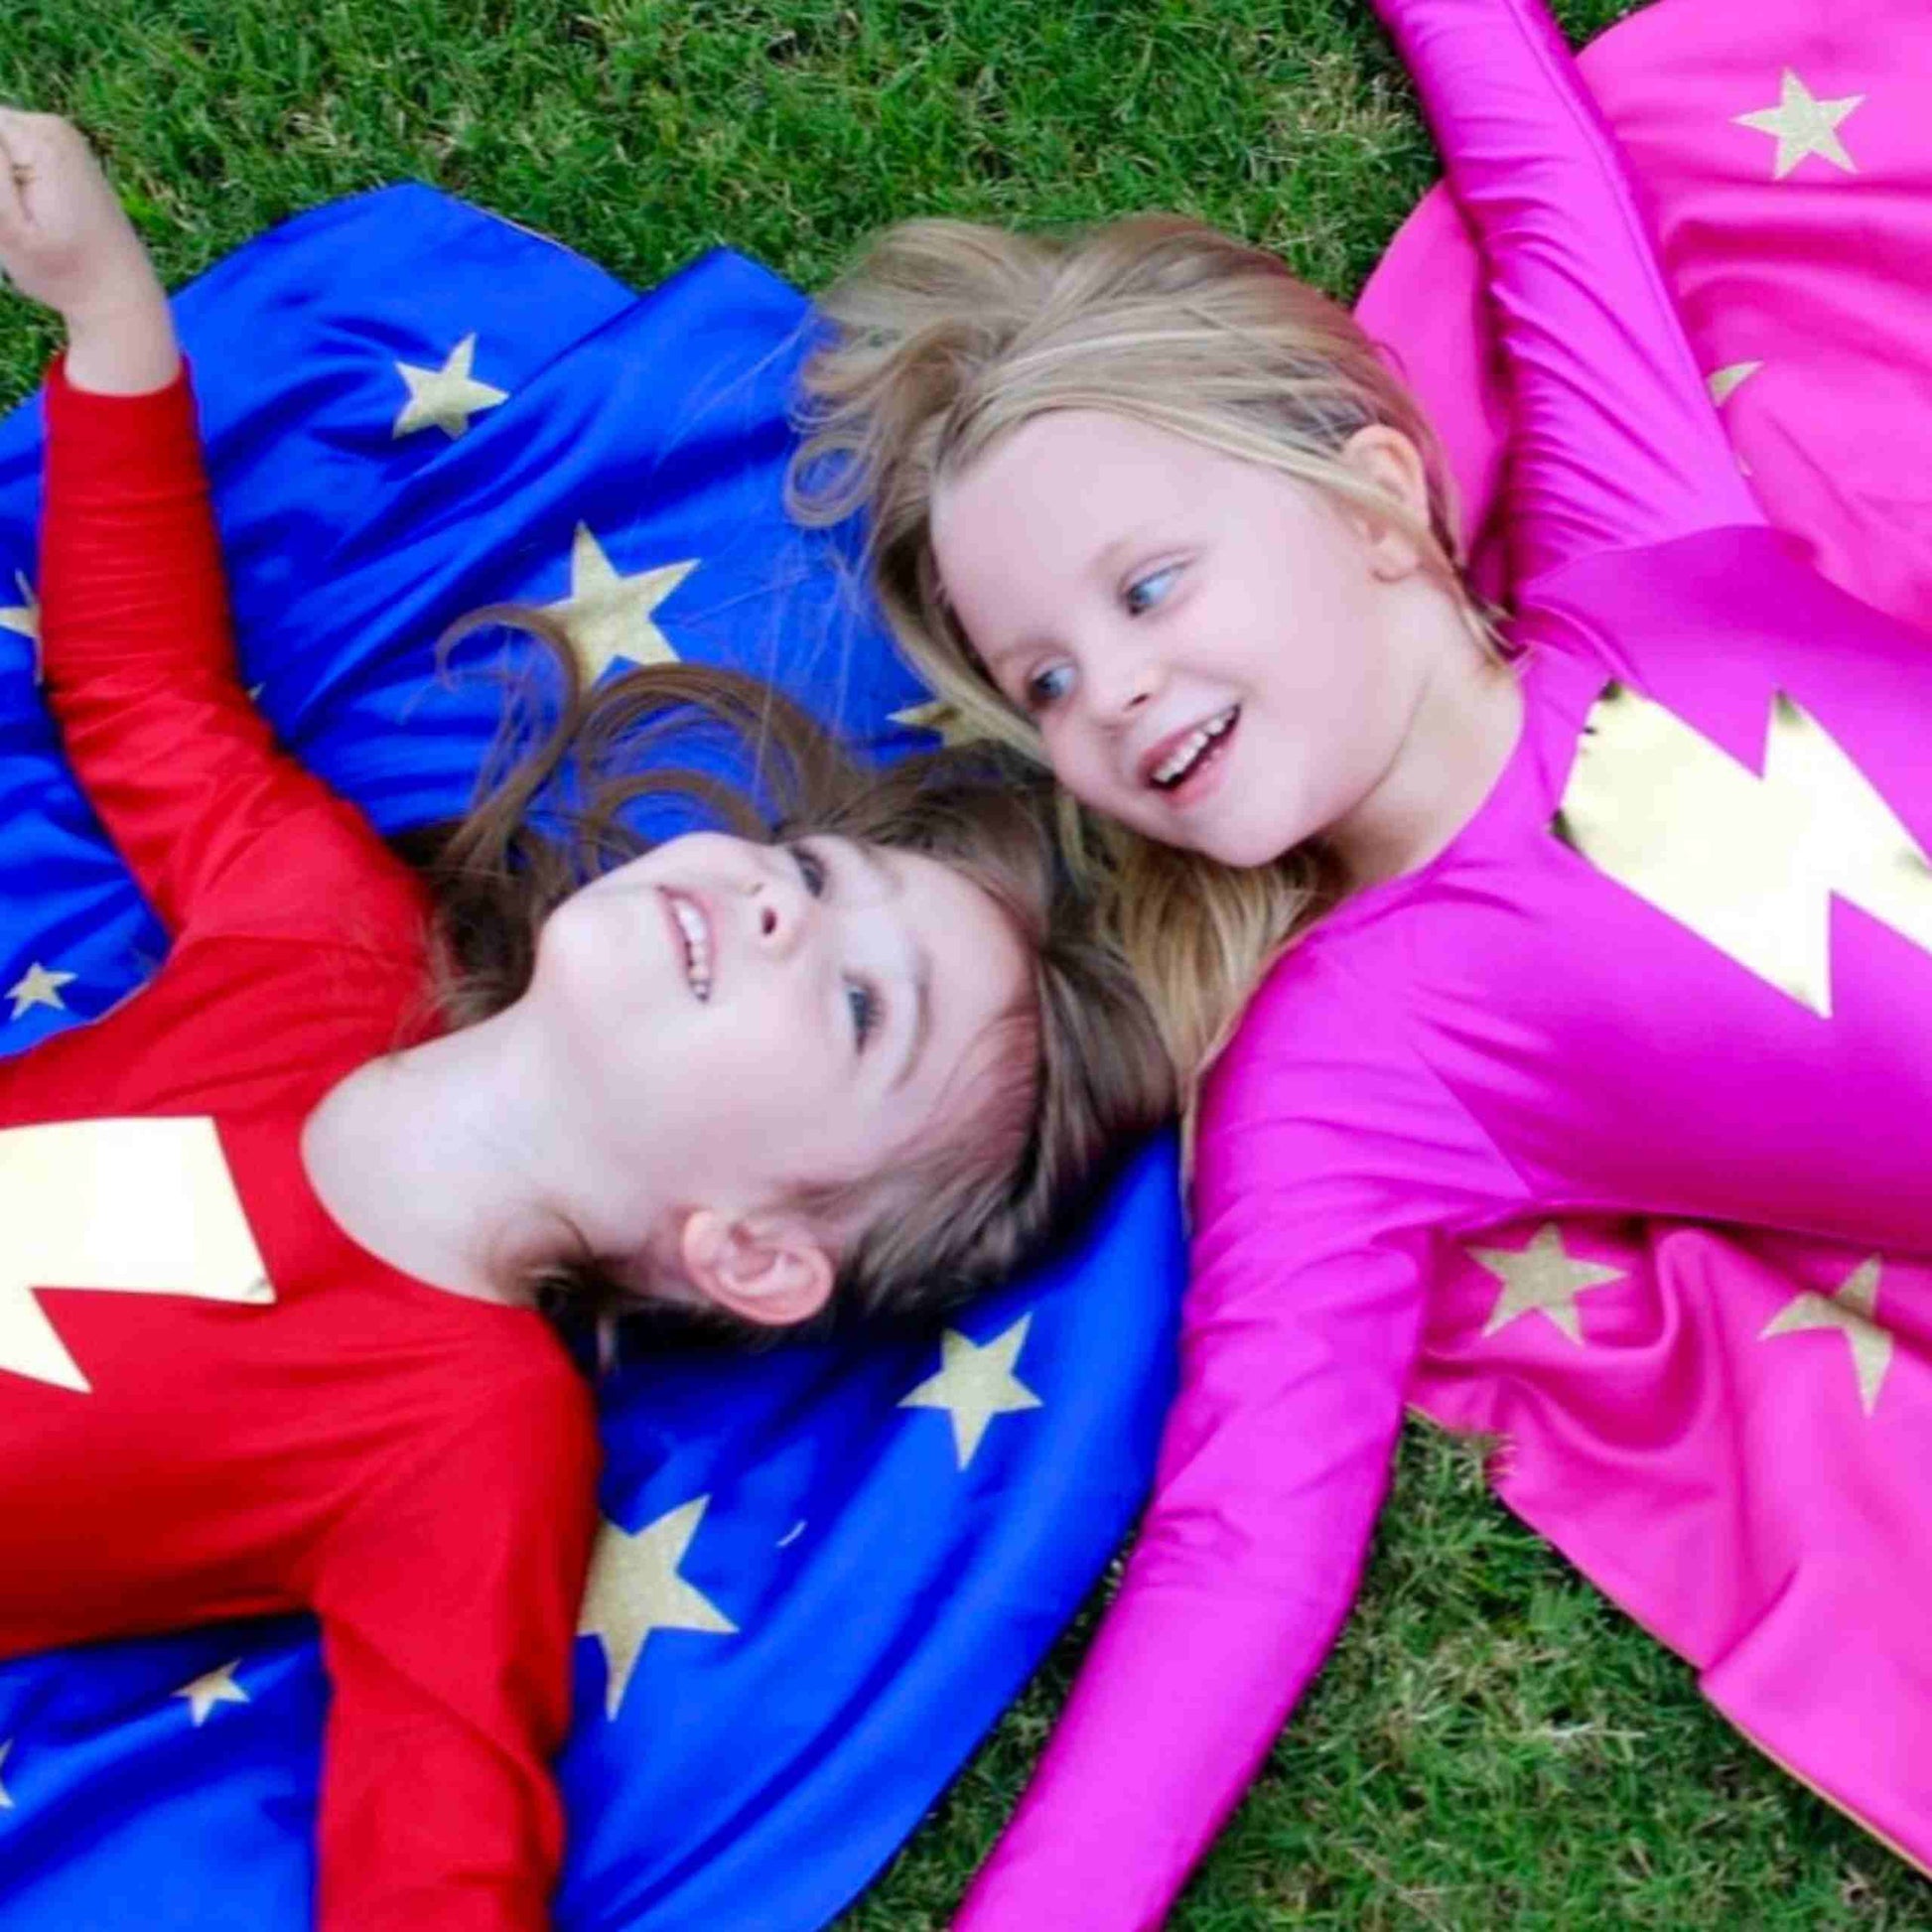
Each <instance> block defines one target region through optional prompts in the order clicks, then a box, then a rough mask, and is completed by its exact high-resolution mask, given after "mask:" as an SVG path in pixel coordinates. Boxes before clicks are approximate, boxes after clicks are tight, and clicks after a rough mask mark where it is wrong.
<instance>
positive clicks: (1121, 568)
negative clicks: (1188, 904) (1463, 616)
mask: <svg viewBox="0 0 1932 1932" xmlns="http://www.w3.org/2000/svg"><path fill="white" fill-rule="evenodd" d="M932 539H933V548H934V551H935V554H936V557H937V561H938V564H939V570H940V575H941V578H942V580H943V582H944V584H945V588H946V594H947V596H948V598H949V599H950V601H951V604H952V607H953V610H954V611H955V613H956V614H957V616H958V618H959V621H960V622H961V624H962V625H963V627H964V629H965V631H966V634H967V636H968V637H969V638H970V639H971V641H972V644H973V647H974V649H975V651H976V652H977V653H978V655H979V656H980V658H981V660H982V662H983V663H984V664H985V666H986V668H987V670H988V672H989V673H990V674H991V676H992V677H993V679H994V681H995V682H996V683H997V684H998V686H999V687H1000V689H1001V691H1002V692H1003V693H1004V694H1005V695H1006V696H1007V698H1008V699H1009V700H1010V702H1012V703H1013V704H1014V705H1015V707H1016V708H1017V709H1020V710H1022V711H1024V712H1025V713H1026V714H1027V715H1028V716H1029V717H1031V718H1032V719H1033V720H1034V722H1035V725H1036V726H1037V727H1038V730H1039V732H1040V735H1041V737H1042V739H1043V740H1044V743H1045V748H1046V754H1047V757H1048V758H1049V759H1050V760H1051V761H1052V766H1053V770H1054V773H1055V775H1056V776H1057V777H1058V778H1059V780H1060V782H1061V783H1062V784H1064V785H1065V786H1066V787H1067V788H1068V789H1069V790H1070V791H1072V792H1073V793H1074V794H1075V795H1076V796H1078V797H1079V798H1081V799H1083V800H1084V801H1085V802H1086V803H1087V804H1089V805H1091V806H1093V807H1094V808H1095V809H1096V810H1098V811H1102V812H1105V813H1107V814H1108V815H1109V816H1110V817H1113V818H1117V819H1119V820H1121V821H1122V822H1123V823H1125V824H1127V825H1130V826H1132V827H1134V828H1135V829H1136V830H1137V831H1140V832H1142V833H1145V834H1146V835H1147V836H1148V837H1150V838H1153V839H1158V840H1160V841H1161V842H1162V843H1164V844H1167V845H1173V846H1181V847H1185V848H1187V849H1189V850H1192V851H1196V852H1202V853H1205V854H1207V855H1208V856H1209V857H1211V858H1214V859H1218V860H1220V861H1221V862H1223V863H1224V864H1227V865H1235V866H1253V865H1262V864H1265V863H1267V862H1268V861H1270V860H1272V859H1275V858H1277V857H1278V856H1280V855H1281V854H1282V853H1284V852H1286V851H1287V850H1289V848H1291V847H1292V846H1295V845H1298V844H1300V843H1301V842H1302V841H1303V840H1305V839H1307V838H1309V837H1311V836H1312V835H1313V834H1316V833H1319V832H1326V831H1332V830H1334V829H1336V828H1338V827H1340V826H1342V825H1343V824H1344V823H1345V822H1346V821H1347V820H1348V818H1349V816H1350V814H1351V813H1353V812H1355V811H1356V810H1357V809H1358V808H1360V807H1362V806H1363V805H1364V803H1365V801H1366V800H1368V798H1369V797H1370V795H1371V794H1372V793H1373V792H1374V790H1375V788H1376V786H1377V785H1378V783H1380V781H1381V780H1382V779H1383V778H1384V777H1385V776H1386V775H1387V773H1388V772H1389V771H1390V769H1391V767H1392V765H1393V764H1394V761H1395V759H1396V757H1397V754H1398V751H1399V750H1400V748H1401V744H1402V740H1403V736H1404V733H1405V730H1406V728H1407V726H1408V723H1409V721H1410V719H1411V717H1412V716H1413V714H1414V711H1415V707H1416V704H1417V702H1418V700H1419V697H1420V689H1419V684H1418V667H1417V666H1416V665H1415V664H1414V663H1413V662H1412V661H1411V659H1410V657H1409V655H1408V654H1406V653H1405V652H1404V650H1403V649H1402V647H1401V644H1400V640H1399V627H1398V625H1397V624H1396V623H1394V622H1393V621H1392V618H1393V614H1394V606H1393V604H1392V602H1391V598H1390V592H1391V588H1392V583H1393V582H1395V581H1399V577H1400V576H1401V575H1406V574H1408V571H1413V567H1414V566H1413V562H1411V563H1410V564H1409V566H1408V571H1398V570H1396V568H1395V567H1396V566H1398V565H1400V563H1401V559H1400V558H1395V559H1393V561H1392V559H1391V557H1390V555H1389V542H1390V539H1389V538H1388V537H1387V535H1386V534H1384V533H1380V532H1376V531H1372V530H1370V529H1369V528H1368V527H1367V526H1365V525H1364V523H1363V521H1362V520H1361V519H1359V518H1356V517H1354V516H1352V515H1350V514H1349V513H1347V512H1346V511H1344V510H1342V509H1339V508H1337V507H1336V506H1335V505H1334V504H1333V503H1332V502H1331V501H1330V500H1329V499H1328V498H1327V497H1326V496H1324V495H1322V494H1321V493H1320V492H1318V491H1317V490H1315V489H1313V488H1311V487H1309V486H1306V485H1304V484H1302V483H1298V482H1296V481H1295V480H1293V479H1291V478H1287V477H1283V476H1281V475H1279V474H1278V473H1276V472H1274V471H1271V470H1267V469H1264V468H1262V467H1261V466H1259V465H1256V464H1250V463H1243V462H1240V461H1237V460H1236V459H1234V458H1231V457H1226V456H1223V455H1221V454H1219V453H1218V452H1216V451H1213V450H1210V449H1207V448H1206V447H1204V446H1203V445H1201V444H1198V443H1194V442H1191V441H1189V440H1188V439H1186V438H1184V437H1179V436H1175V435H1173V434H1170V433H1169V432H1167V431H1164V430H1159V429H1155V428H1152V427H1150V426H1148V425H1146V424H1143V423H1140V422H1137V421H1135V420H1133V419H1131V418H1128V417H1123V416H1116V415H1111V414H1107V413H1104V412H1101V411H1098V410H1062V411H1056V412H1053V413H1049V414H1047V415H1043V416H1039V417H1036V418H1035V420H1033V421H1032V422H1030V423H1028V424H1026V425H1025V426H1023V427H1022V428H1020V429H1019V430H1017V431H1015V432H1014V433H1013V434H1012V435H1011V436H1009V437H1008V438H1006V440H1005V441H1004V442H1002V443H1000V444H998V445H997V446H996V447H995V448H994V449H993V450H992V451H991V452H990V453H989V454H988V455H987V456H986V457H985V458H983V459H982V460H981V461H980V462H979V463H977V464H976V465H975V466H974V467H973V468H972V469H971V470H969V471H968V472H967V473H966V474H965V475H963V476H961V477H959V478H956V479H953V480H950V481H948V482H947V483H944V484H943V485H942V487H941V489H940V490H939V492H938V494H937V495H936V497H935V500H934V503H933V510H932ZM1378 545H1379V548H1378Z"/></svg>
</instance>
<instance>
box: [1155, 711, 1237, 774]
mask: <svg viewBox="0 0 1932 1932" xmlns="http://www.w3.org/2000/svg"><path fill="white" fill-rule="evenodd" d="M1240 717H1241V707H1240V706H1239V705H1238V704H1231V705H1229V706H1228V708H1227V709H1226V710H1225V711H1217V712H1216V713H1215V714H1214V716H1213V717H1212V718H1209V719H1207V720H1206V721H1205V722H1204V723H1202V724H1199V725H1196V726H1195V727H1194V729H1193V730H1192V731H1190V732H1189V733H1188V734H1187V735H1186V737H1185V738H1183V739H1182V740H1181V741H1180V743H1179V744H1178V745H1176V746H1175V747H1174V748H1173V751H1171V752H1170V753H1169V754H1168V755H1167V757H1165V758H1164V759H1161V761H1160V762H1159V763H1158V764H1156V765H1155V766H1154V767H1153V769H1152V770H1150V771H1149V772H1148V774H1147V781H1148V783H1149V784H1151V785H1152V786H1153V787H1154V789H1155V790H1156V791H1174V790H1177V789H1178V788H1179V787H1180V786H1181V785H1183V784H1185V783H1186V782H1187V780H1188V779H1189V778H1191V777H1192V776H1193V775H1194V773H1195V772H1196V771H1198V770H1200V769H1201V768H1202V767H1203V766H1204V765H1206V764H1207V763H1209V762H1210V761H1211V760H1212V759H1215V758H1216V757H1218V756H1219V755H1220V753H1221V751H1222V749H1223V748H1224V746H1225V745H1226V743H1227V737H1228V734H1229V733H1230V732H1231V731H1233V729H1234V727H1235V725H1236V724H1237V723H1238V722H1239V720H1240Z"/></svg>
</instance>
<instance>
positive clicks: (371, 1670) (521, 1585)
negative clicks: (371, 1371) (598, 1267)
mask: <svg viewBox="0 0 1932 1932" xmlns="http://www.w3.org/2000/svg"><path fill="white" fill-rule="evenodd" d="M597 1465H598V1446H597V1438H596V1433H595V1429H594V1426H593V1421H592V1416H591V1410H590V1403H589V1399H588V1395H587V1393H586V1392H585V1391H584V1390H583V1389H582V1387H581V1386H580V1385H577V1384H575V1383H574V1382H567V1381H566V1380H565V1379H564V1377H563V1375H562V1374H561V1373H560V1374H559V1375H558V1376H557V1377H555V1378H552V1379H549V1380H546V1381H543V1382H536V1381H534V1380H533V1381H532V1382H531V1383H530V1384H528V1385H526V1386H525V1387H524V1388H523V1389H521V1390H520V1391H511V1392H510V1393H508V1394H507V1395H496V1396H492V1397H491V1398H490V1400H489V1403H488V1405H487V1411H486V1413H484V1414H482V1415H480V1416H478V1417H477V1418H476V1419H475V1420H474V1422H472V1423H471V1424H470V1425H469V1426H468V1427H467V1428H464V1429H462V1430H460V1431H459V1432H458V1433H457V1434H456V1435H455V1436H454V1437H453V1438H444V1439H441V1440H439V1441H437V1442H436V1443H434V1444H433V1445H431V1446H429V1447H427V1448H419V1449H412V1451H411V1453H410V1454H409V1456H408V1458H407V1460H406V1461H405V1462H403V1463H401V1464H399V1465H398V1466H396V1467H395V1468H394V1469H392V1470H388V1471H385V1472H384V1473H383V1475H382V1477H381V1478H380V1479H379V1480H378V1481H377V1482H376V1483H375V1484H373V1485H371V1487H370V1489H369V1491H368V1492H367V1493H366V1494H365V1496H364V1497H363V1499H362V1500H361V1502H359V1503H358V1504H357V1506H356V1507H355V1509H354V1510H352V1511H351V1512H350V1514H349V1515H348V1516H347V1517H346V1518H345V1520H344V1521H342V1522H341V1523H339V1524H338V1525H337V1526H336V1528H335V1529H334V1531H333V1532H332V1534H331V1536H330V1537H329V1539H328V1542H327V1544H326V1546H325V1548H324V1550H323V1552H322V1554H321V1559H320V1570H319V1575H318V1577H317V1579H316V1583H315V1602H316V1608H317V1611H318V1613H319V1614H320V1616H321V1619H322V1632H323V1661H324V1664H325V1666H326V1667H327V1669H328V1672H329V1676H330V1680H331V1685H332V1690H333V1698H332V1702H331V1705H330V1712H329V1721H328V1727H327V1731H326V1733H325V1738H324V1747H323V1777H322V1815H321V1824H320V1833H319V1837H320V1853H319V1857H320V1874H319V1885H318V1907H317V1925H318V1929H319V1932H538V1928H545V1927H548V1926H549V1924H550V1894H551V1890H552V1888H553V1887H554V1885H555V1883H556V1879H557V1871H558V1866H559V1864H560V1863H561V1860H562V1856H563V1814H562V1807H561V1805H560V1803H559V1800H558V1796H557V1791H556V1787H555V1784H554V1783H553V1781H552V1778H551V1775H550V1769H549V1760H550V1758H551V1756H552V1755H553V1754H554V1753H555V1752H556V1750H557V1749H558V1747H559V1746H560V1745H561V1744H562V1742H563V1738H564V1733H565V1730H566V1727H567V1725H568V1723H569V1717H570V1679H571V1653H572V1648H573V1644H574V1640H575V1635H576V1630H577V1617H578V1611H579V1607H580V1605H581V1603H582V1600H583V1592H584V1578H585V1572H586V1569H587V1567H588V1564H589V1561H590V1550H591V1539H592V1534H593V1531H594V1529H595V1525H596V1508H595V1492H596V1480H597Z"/></svg>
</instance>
